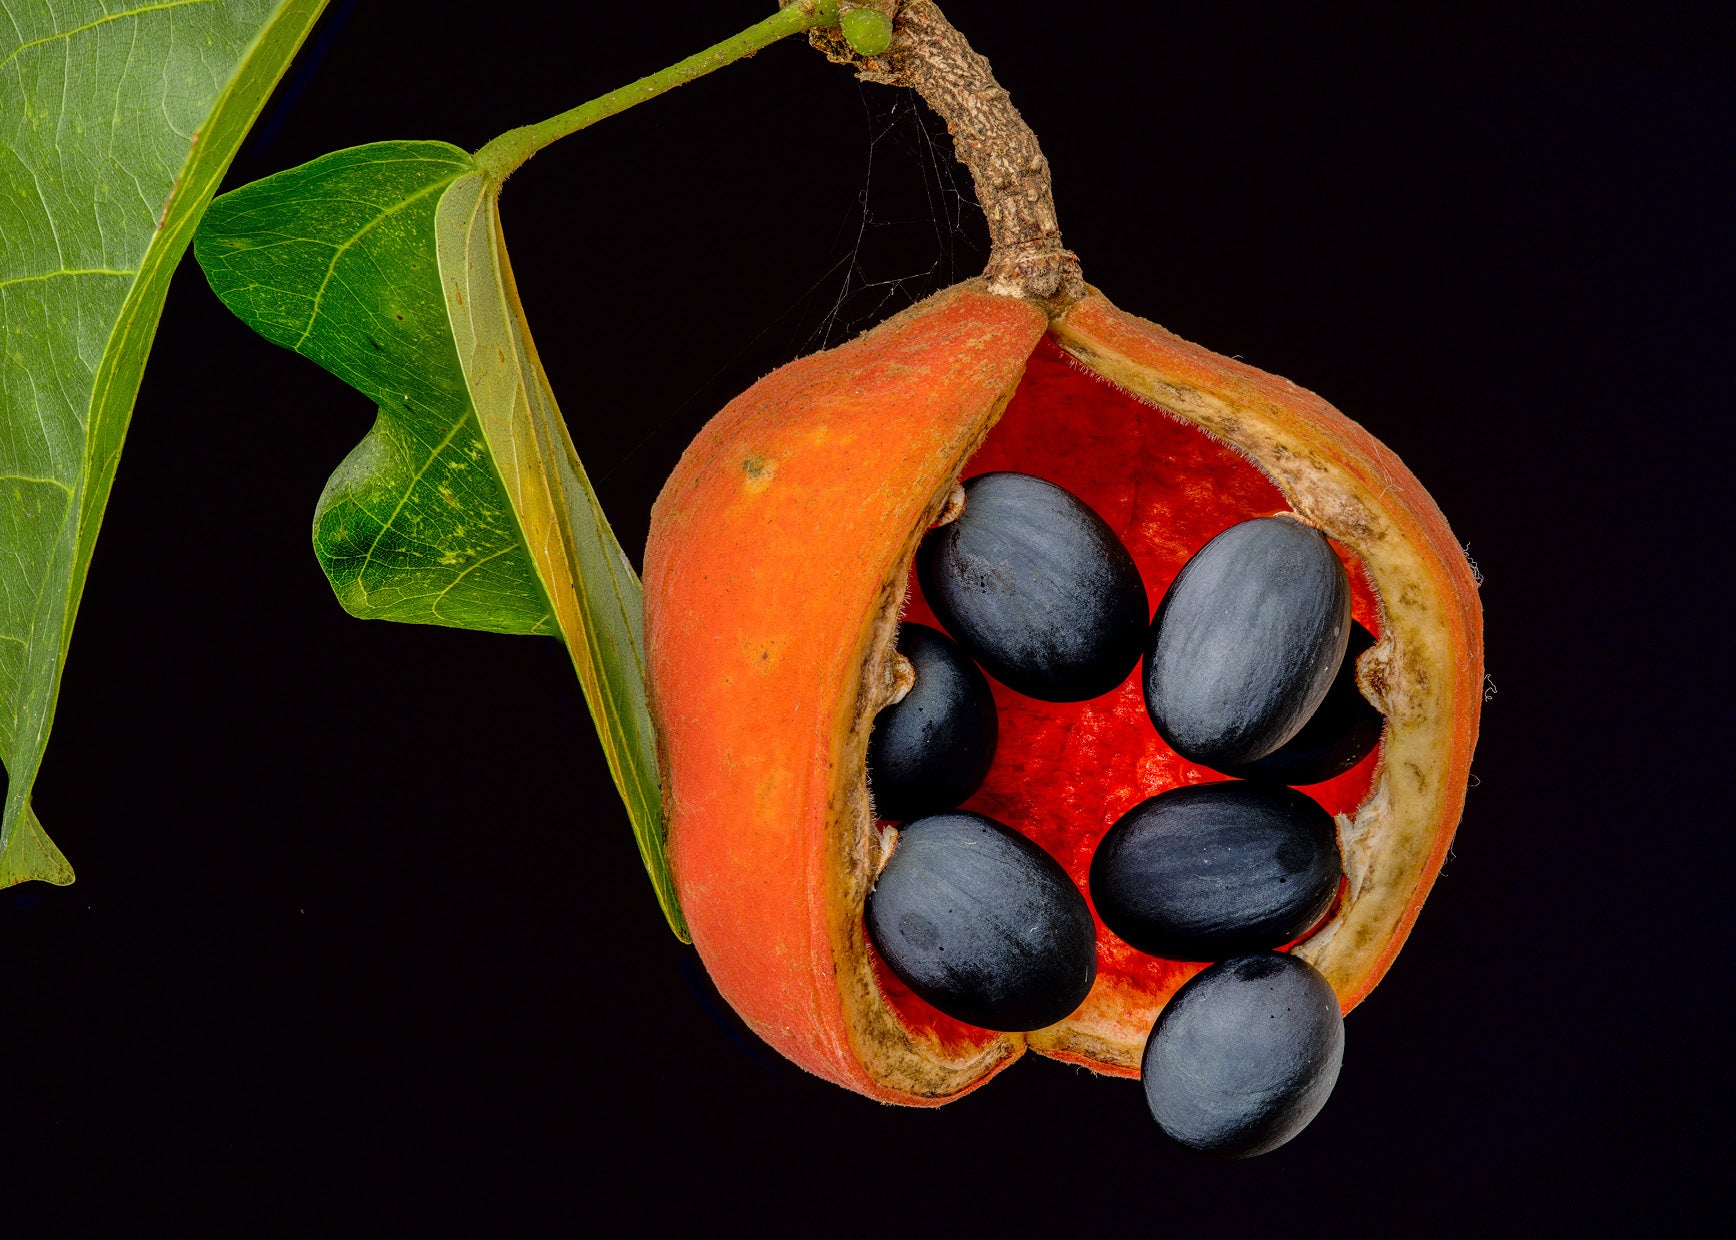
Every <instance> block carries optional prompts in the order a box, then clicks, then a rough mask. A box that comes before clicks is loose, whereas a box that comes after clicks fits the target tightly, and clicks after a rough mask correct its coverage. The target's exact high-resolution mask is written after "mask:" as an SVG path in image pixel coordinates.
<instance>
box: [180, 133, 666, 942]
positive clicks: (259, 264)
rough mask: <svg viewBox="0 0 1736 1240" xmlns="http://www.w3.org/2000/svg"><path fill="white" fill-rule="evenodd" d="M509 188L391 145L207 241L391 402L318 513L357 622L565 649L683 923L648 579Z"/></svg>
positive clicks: (337, 584) (343, 368) (348, 155)
mask: <svg viewBox="0 0 1736 1240" xmlns="http://www.w3.org/2000/svg"><path fill="white" fill-rule="evenodd" d="M498 194H499V184H498V182H496V181H495V180H493V179H492V178H491V177H489V176H488V175H487V174H486V173H484V172H483V171H482V170H481V169H479V168H478V167H477V165H476V163H475V161H474V160H473V159H472V158H471V157H470V156H469V155H467V154H465V153H464V152H463V151H461V150H459V149H458V148H456V147H453V146H449V145H447V144H445V143H440V142H380V143H374V144H371V145H368V146H363V147H355V148H352V149H350V150H345V151H337V152H334V153H333V154H330V155H326V156H323V157H321V158H320V159H316V160H313V161H312V162H310V163H308V164H305V165H303V166H301V167H299V168H293V169H290V170H288V171H286V172H281V173H278V174H277V175H275V176H272V177H268V178H266V179H264V180H262V181H257V182H255V183H253V184H252V185H247V186H243V187H242V188H241V189H238V190H236V191H234V192H233V193H230V194H226V195H224V196H223V197H222V198H220V199H218V200H217V202H216V203H214V204H213V206H212V208H211V211H210V213H209V214H208V215H207V217H206V220H205V223H204V225H203V227H202V228H201V229H200V232H199V237H198V240H197V242H196V243H195V249H196V253H197V255H198V259H199V262H200V265H201V266H202V267H204V269H205V273H206V277H207V278H208V279H209V280H210V282H211V287H212V289H213V290H214V291H215V292H216V293H217V295H218V296H219V297H220V298H222V300H223V301H224V303H225V304H226V305H228V306H229V307H230V309H232V310H233V311H234V312H235V313H236V314H237V315H238V316H240V318H241V319H242V320H243V321H244V322H246V323H248V324H249V325H250V326H252V327H253V328H254V329H255V330H257V331H258V332H259V333H260V334H261V335H263V336H265V337H266V339H268V340H271V341H274V342H275V343H278V344H281V345H284V346H285V347H287V348H292V349H294V350H296V351H297V352H299V353H301V354H303V355H304V356H306V357H308V358H310V359H312V360H314V361H316V362H318V363H319V364H320V365H322V366H324V367H325V368H326V369H327V370H329V371H331V372H332V373H333V374H334V375H336V376H337V377H339V378H340V379H343V380H344V381H345V382H346V383H348V384H349V385H350V386H351V387H354V388H355V389H356V390H357V391H359V392H361V393H363V394H364V395H366V396H367V397H368V399H369V400H371V401H373V402H374V404H375V405H376V406H378V409H379V413H378V416H377V418H376V420H375V423H374V428H373V430H372V431H370V432H369V434H368V435H367V437H366V438H364V439H363V440H362V442H361V444H360V445H359V446H358V447H357V448H356V449H355V450H354V451H353V452H351V453H350V455H349V457H348V458H346V460H345V461H344V462H343V464H342V465H340V466H339V467H338V470H337V472H336V473H334V474H333V476H332V479H331V481H330V482H329V483H328V484H327V486H326V489H325V493H324V495H323V496H322V497H321V500H320V503H319V507H318V509H317V511H316V514H315V518H314V549H315V553H316V554H317V555H318V557H319V560H320V563H321V565H322V567H324V569H325V571H326V575H327V577H328V578H329V579H330V580H331V583H332V587H333V590H334V591H335V592H336V594H337V596H338V599H339V600H340V601H341V602H342V603H343V605H344V606H345V607H346V608H347V609H348V610H349V611H350V612H351V613H352V614H354V615H357V616H362V617H366V618H378V619H389V620H399V621H410V622H417V623H425V624H444V625H452V626H456V627H462V628H475V629H485V630H489V631H493V632H504V633H544V632H546V633H552V634H558V635H559V636H560V637H561V638H562V639H563V640H564V641H565V643H566V646H567V650H568V653H569V655H570V656H571V658H572V660H573V666H574V669H575V670H576V671H577V673H578V676H579V680H580V683H581V685H582V686H583V688H584V691H585V699H586V701H587V703H588V704H589V706H590V710H591V717H592V721H593V722H594V723H595V724H596V727H597V733H598V736H599V737H600V739H601V741H602V745H603V751H604V754H605V756H606V758H607V759H608V762H609V768H610V771H611V773H612V774H613V775H614V778H615V784H616V787H617V788H618V789H619V790H620V793H621V797H622V800H623V801H624V802H625V804H626V806H627V810H628V816H629V819H630V820H631V822H632V826H633V831H634V835H635V838H636V839H637V841H638V844H639V849H640V854H641V856H642V858H643V859H644V862H645V868H646V871H647V872H648V873H649V874H650V876H651V881H652V885H653V886H654V887H655V889H656V892H657V897H658V901H659V903H660V904H661V905H662V907H663V911H664V914H665V916H666V917H667V918H668V919H669V924H670V927H671V929H673V930H674V931H675V933H676V934H677V935H678V936H680V937H682V938H683V939H685V938H686V937H687V933H686V925H685V922H684V921H683V920H682V917H681V912H680V908H679V906H678V904H677V902H676V898H675V889H674V885H673V882H672V881H671V879H670V876H669V868H668V862H667V859H666V856H665V851H664V834H663V819H662V804H661V794H660V789H659V784H658V774H657V753H656V741H655V735H654V733H653V731H652V727H651V720H650V715H649V712H648V710H647V707H646V701H645V682H644V651H643V636H642V629H643V625H642V619H641V611H640V608H641V597H642V593H643V591H642V589H641V587H640V583H639V579H638V576H637V575H636V574H635V573H634V572H633V569H632V566H631V564H630V563H629V562H628V560H627V557H626V555H625V553H624V552H623V551H622V549H621V546H620V544H619V543H618V542H617V541H616V539H615V536H614V533H613V531H612V530H611V529H610V527H609V523H608V521H607V520H606V519H605V518H604V516H603V512H602V509H601V507H600V506H599V504H598V503H597V498H596V495H595V493H594V491H593V490H592V488H591V484H590V481H589V479H588V478H587V477H586V476H585V472H584V468H583V466H582V465H581V464H580V462H579V457H578V453H577V451H576V450H575V449H574V447H573V442H572V439H571V437H570V436H569V434H568V432H567V427H566V423H565V421H564V420H563V419H562V417H561V413H560V409H559V408H558V406H557V405H556V403H555V399H554V394H553V392H552V391H551V390H550V387H549V383H548V379H547V376H546V375H545V374H544V372H543V368H542V364H541V362H540V361H539V360H538V358H537V354H536V347H535V345H534V343H533V342H532V340H531V336H530V330H529V327H528V326H527V324H526V323H525V319H524V312H523V308H522V306H521V305H520V304H519V299H518V293H517V289H516V286H515V285H514V283H513V279H512V270H511V267H510V264H509V263H508V261H507V256H506V247H505V244H504V241H503V240H502V238H501V232H500V218H499V214H498V211H497V210H496V202H497V198H498Z"/></svg>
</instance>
